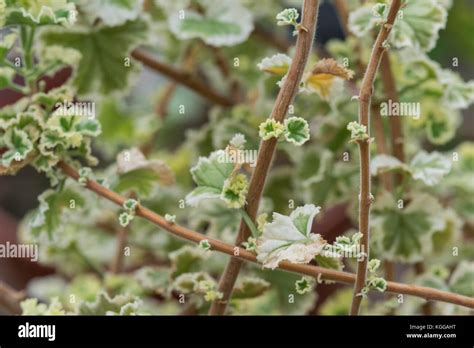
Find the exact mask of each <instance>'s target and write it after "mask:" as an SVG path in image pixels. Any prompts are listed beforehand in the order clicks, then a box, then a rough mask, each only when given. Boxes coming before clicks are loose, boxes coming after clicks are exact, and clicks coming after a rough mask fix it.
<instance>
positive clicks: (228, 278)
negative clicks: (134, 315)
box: [209, 0, 319, 315]
mask: <svg viewBox="0 0 474 348" xmlns="http://www.w3.org/2000/svg"><path fill="white" fill-rule="evenodd" d="M318 5H319V1H318V0H305V2H304V5H303V15H302V19H301V28H302V29H301V30H300V31H299V33H298V39H297V41H296V49H295V56H294V58H293V60H292V63H291V66H290V68H289V70H288V74H287V77H286V79H285V83H284V84H283V86H282V88H281V89H280V92H279V93H278V96H277V99H276V101H275V105H274V106H273V110H272V113H271V115H270V117H271V118H273V119H275V120H276V121H278V122H281V121H283V119H284V118H285V116H286V113H287V111H288V107H289V106H290V104H291V103H292V102H293V99H294V97H295V95H296V93H297V92H298V89H299V85H300V82H301V78H302V76H303V72H304V69H305V67H306V62H307V60H308V56H309V54H310V52H311V49H312V46H313V41H314V35H315V32H316V22H317V15H318V7H319V6H318ZM276 143H277V140H276V138H271V139H270V140H267V141H262V142H261V143H260V148H259V150H258V156H257V165H256V167H255V170H254V172H253V174H252V178H251V179H250V184H249V191H248V194H247V204H246V206H245V211H246V212H247V214H248V216H250V218H251V219H252V220H255V216H256V214H257V210H258V206H259V203H260V198H261V196H262V191H263V187H264V186H265V180H266V178H267V174H268V170H269V168H270V163H271V161H272V158H273V154H274V153H275V148H276ZM249 236H250V229H249V228H248V226H247V224H246V223H245V221H243V220H242V221H241V223H240V228H239V234H238V236H237V239H236V241H235V244H236V245H240V244H241V243H242V242H244V241H246V240H247V239H248V237H249ZM241 266H242V261H241V260H239V259H238V258H232V259H230V260H229V262H228V264H227V267H226V268H225V271H224V274H223V275H222V277H221V279H220V281H219V291H220V292H221V293H222V294H223V297H222V298H221V299H220V300H215V301H214V302H213V303H212V305H211V308H210V310H209V314H210V315H223V314H224V312H225V310H226V308H227V303H228V301H229V299H230V297H231V295H232V290H233V289H234V285H235V281H236V280H237V276H238V274H239V272H240V268H241Z"/></svg>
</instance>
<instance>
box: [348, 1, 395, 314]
mask: <svg viewBox="0 0 474 348" xmlns="http://www.w3.org/2000/svg"><path fill="white" fill-rule="evenodd" d="M400 5H401V1H400V0H392V4H391V5H390V10H389V13H388V16H387V20H386V22H385V23H384V24H382V26H381V28H380V31H379V34H378V35H377V39H376V40H375V44H374V47H373V49H372V53H371V56H370V60H369V64H368V66H367V69H366V71H365V74H364V78H363V80H362V85H361V88H360V93H359V123H360V124H361V125H364V126H366V127H367V132H369V131H370V124H369V111H370V102H371V99H372V94H373V88H374V86H373V84H374V79H375V74H376V73H377V69H378V66H379V64H380V59H381V57H382V54H383V53H384V47H383V43H384V42H385V40H387V38H388V35H389V34H390V31H391V29H392V26H393V23H394V21H395V17H396V16H397V13H398V10H399V9H400ZM358 144H359V157H360V191H359V231H360V232H361V233H362V240H361V246H362V250H363V251H364V252H365V253H366V254H367V256H366V257H363V258H361V260H359V262H358V264H357V278H356V282H355V284H354V293H353V296H352V305H351V310H350V314H351V315H358V314H359V308H360V304H361V302H362V296H360V292H361V290H362V288H363V287H364V286H365V280H366V276H367V262H368V259H369V219H370V205H371V203H372V199H371V193H370V169H369V166H370V148H369V141H359V142H358Z"/></svg>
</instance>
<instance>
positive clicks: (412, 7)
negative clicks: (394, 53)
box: [390, 0, 448, 52]
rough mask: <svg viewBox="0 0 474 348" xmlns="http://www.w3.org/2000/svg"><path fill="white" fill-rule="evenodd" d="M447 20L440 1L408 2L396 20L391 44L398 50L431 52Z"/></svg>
mask: <svg viewBox="0 0 474 348" xmlns="http://www.w3.org/2000/svg"><path fill="white" fill-rule="evenodd" d="M447 18H448V14H447V11H446V9H445V8H444V7H443V6H442V5H441V4H440V3H439V1H438V0H419V1H407V2H406V6H405V7H404V8H403V9H402V10H401V13H399V15H398V16H397V18H396V20H395V23H394V26H393V29H392V33H391V36H390V43H391V44H392V45H393V46H395V47H396V48H402V47H407V46H410V47H414V48H415V49H420V50H422V51H424V52H428V51H431V50H432V49H433V47H434V46H435V45H436V41H437V40H438V37H439V31H440V30H441V29H443V28H444V27H445V26H446V21H447Z"/></svg>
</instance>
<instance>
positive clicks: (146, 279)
mask: <svg viewBox="0 0 474 348" xmlns="http://www.w3.org/2000/svg"><path fill="white" fill-rule="evenodd" d="M135 278H136V279H137V280H138V282H139V283H140V285H141V286H143V287H144V288H145V289H147V290H149V291H153V292H154V293H156V294H159V295H162V296H164V295H166V293H167V288H168V286H169V284H170V281H171V271H170V270H169V269H167V268H161V267H153V266H146V267H142V268H140V269H139V270H138V271H136V272H135Z"/></svg>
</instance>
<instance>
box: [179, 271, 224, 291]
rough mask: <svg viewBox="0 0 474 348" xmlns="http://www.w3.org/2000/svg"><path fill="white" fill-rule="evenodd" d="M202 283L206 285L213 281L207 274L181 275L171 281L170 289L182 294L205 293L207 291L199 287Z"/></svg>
mask: <svg viewBox="0 0 474 348" xmlns="http://www.w3.org/2000/svg"><path fill="white" fill-rule="evenodd" d="M203 283H204V284H206V285H208V284H213V283H215V281H214V279H212V277H211V276H210V275H209V274H208V273H207V272H194V273H182V274H180V275H179V276H177V277H176V279H175V280H174V281H173V284H172V285H171V288H172V289H173V290H176V291H178V292H180V293H182V294H190V293H205V292H207V289H203V288H202V287H201V284H203Z"/></svg>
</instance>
